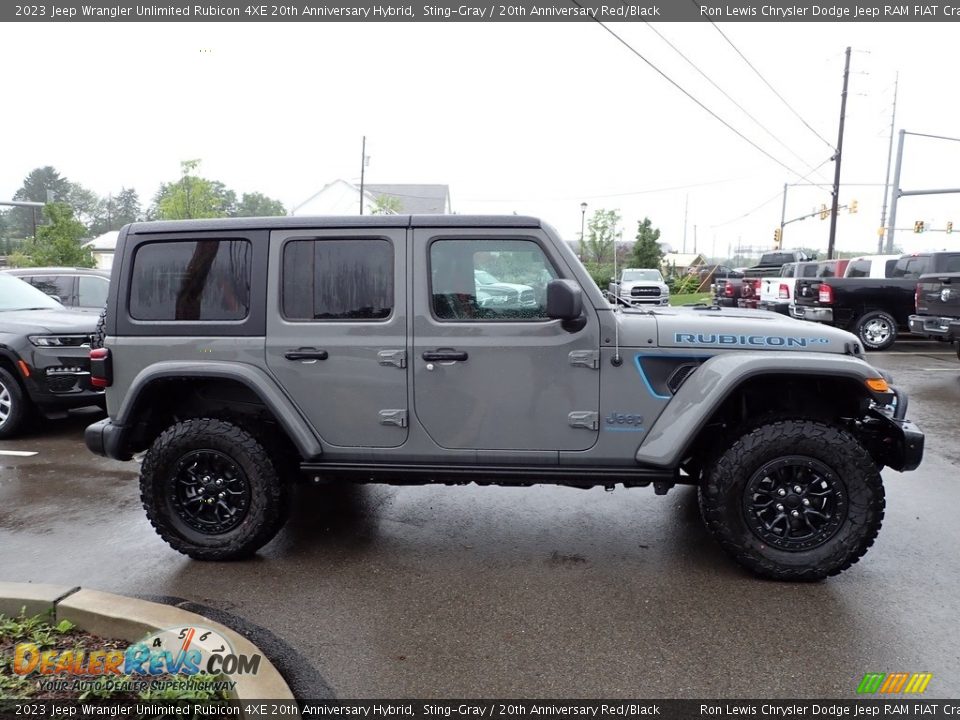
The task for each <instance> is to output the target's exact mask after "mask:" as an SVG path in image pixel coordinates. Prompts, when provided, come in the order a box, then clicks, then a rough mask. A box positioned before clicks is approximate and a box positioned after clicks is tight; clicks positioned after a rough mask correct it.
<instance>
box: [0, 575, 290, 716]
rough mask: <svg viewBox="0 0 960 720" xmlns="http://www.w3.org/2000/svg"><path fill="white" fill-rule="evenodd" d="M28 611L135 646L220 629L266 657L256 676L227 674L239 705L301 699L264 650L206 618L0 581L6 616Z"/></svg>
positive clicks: (100, 595)
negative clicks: (151, 638)
mask: <svg viewBox="0 0 960 720" xmlns="http://www.w3.org/2000/svg"><path fill="white" fill-rule="evenodd" d="M23 608H26V614H27V615H28V616H32V615H50V616H51V617H52V618H53V621H54V622H59V621H60V620H69V621H70V622H72V623H73V624H74V625H76V626H77V627H78V628H79V629H81V630H84V631H86V632H89V633H93V634H95V635H100V636H101V637H107V638H116V639H118V640H127V641H129V642H136V641H138V640H142V639H143V638H144V636H145V635H147V634H149V633H151V632H155V631H158V630H166V629H169V628H176V627H190V626H199V627H203V628H208V629H211V630H216V631H217V632H219V633H221V634H222V635H223V636H224V637H225V638H226V639H227V640H228V641H229V642H230V644H231V646H232V647H233V649H234V651H235V652H236V653H238V654H244V655H259V656H260V657H261V660H260V666H259V669H258V671H257V674H256V675H227V677H228V678H229V679H230V680H232V681H236V683H237V685H236V687H235V688H234V691H233V693H232V694H233V696H234V697H236V698H237V699H238V700H285V701H295V700H296V698H295V697H294V695H293V692H292V691H291V690H290V687H289V686H288V685H287V683H286V681H285V680H284V679H283V676H282V675H280V672H279V671H278V670H277V669H276V667H274V665H273V663H272V662H270V660H269V659H268V658H267V656H266V655H264V653H263V651H262V650H260V648H258V647H257V646H256V645H254V644H253V643H252V642H250V641H249V640H248V639H247V638H245V637H243V636H242V635H240V634H239V633H237V632H236V631H234V630H231V629H230V628H228V627H226V626H225V625H222V624H220V623H217V622H214V621H213V620H211V619H209V618H207V617H204V616H203V615H198V614H197V613H193V612H189V611H187V610H181V609H180V608H177V607H172V606H170V605H161V604H159V603H155V602H150V601H148V600H138V599H136V598H128V597H124V596H122V595H114V594H112V593H107V592H101V591H99V590H85V589H82V588H79V587H70V586H63V585H45V584H40V583H37V584H34V583H10V582H0V613H2V614H4V615H8V616H10V615H17V614H19V613H20V611H21V610H22V609H23Z"/></svg>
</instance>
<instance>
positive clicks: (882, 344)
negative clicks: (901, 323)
mask: <svg viewBox="0 0 960 720" xmlns="http://www.w3.org/2000/svg"><path fill="white" fill-rule="evenodd" d="M853 332H854V334H856V336H857V337H859V338H860V342H862V343H863V345H864V347H865V348H867V350H886V349H888V348H889V347H890V346H892V345H893V343H894V342H895V341H896V339H897V321H896V320H894V318H893V316H892V315H890V313H885V312H883V311H882V310H874V311H873V312H868V313H865V314H864V315H861V316H860V318H859V319H858V320H857V321H856V322H855V323H854V325H853Z"/></svg>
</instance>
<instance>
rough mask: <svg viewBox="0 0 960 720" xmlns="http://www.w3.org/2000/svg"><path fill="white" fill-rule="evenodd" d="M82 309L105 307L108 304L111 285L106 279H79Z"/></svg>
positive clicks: (84, 277) (84, 276)
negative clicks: (108, 292)
mask: <svg viewBox="0 0 960 720" xmlns="http://www.w3.org/2000/svg"><path fill="white" fill-rule="evenodd" d="M77 285H78V288H79V289H78V292H77V295H78V296H79V303H80V307H103V306H105V305H106V304H107V291H108V290H109V289H110V283H109V282H108V281H107V279H106V278H101V277H96V276H94V275H81V276H80V277H78V278H77Z"/></svg>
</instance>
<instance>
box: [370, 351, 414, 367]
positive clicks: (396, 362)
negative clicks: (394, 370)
mask: <svg viewBox="0 0 960 720" xmlns="http://www.w3.org/2000/svg"><path fill="white" fill-rule="evenodd" d="M377 360H378V361H379V362H380V364H381V365H393V366H394V367H398V368H405V367H406V366H407V351H406V350H381V351H380V352H378V353H377Z"/></svg>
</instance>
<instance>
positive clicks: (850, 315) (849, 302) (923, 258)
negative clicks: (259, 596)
mask: <svg viewBox="0 0 960 720" xmlns="http://www.w3.org/2000/svg"><path fill="white" fill-rule="evenodd" d="M954 262H960V252H933V253H915V254H912V255H904V256H902V257H901V258H900V259H899V260H897V261H896V262H895V263H893V264H892V265H889V266H888V268H889V269H888V271H887V277H885V278H862V277H844V278H816V279H804V278H801V279H799V280H797V287H796V293H795V298H794V307H793V314H794V317H799V318H802V319H804V320H813V321H816V322H823V323H827V324H829V325H834V326H836V327H840V328H843V329H845V330H849V331H850V332H852V333H854V334H855V335H857V336H858V337H859V338H860V341H861V342H862V343H863V345H864V347H865V348H867V349H868V350H886V349H887V348H889V347H890V346H891V345H893V343H894V342H895V341H896V339H897V333H898V331H900V330H910V316H911V315H913V314H914V310H915V302H916V298H915V293H916V286H917V280H918V279H919V278H920V276H921V275H923V274H924V273H937V272H942V271H943V270H944V269H945V268H947V267H951V266H952V264H953V263H954Z"/></svg>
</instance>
